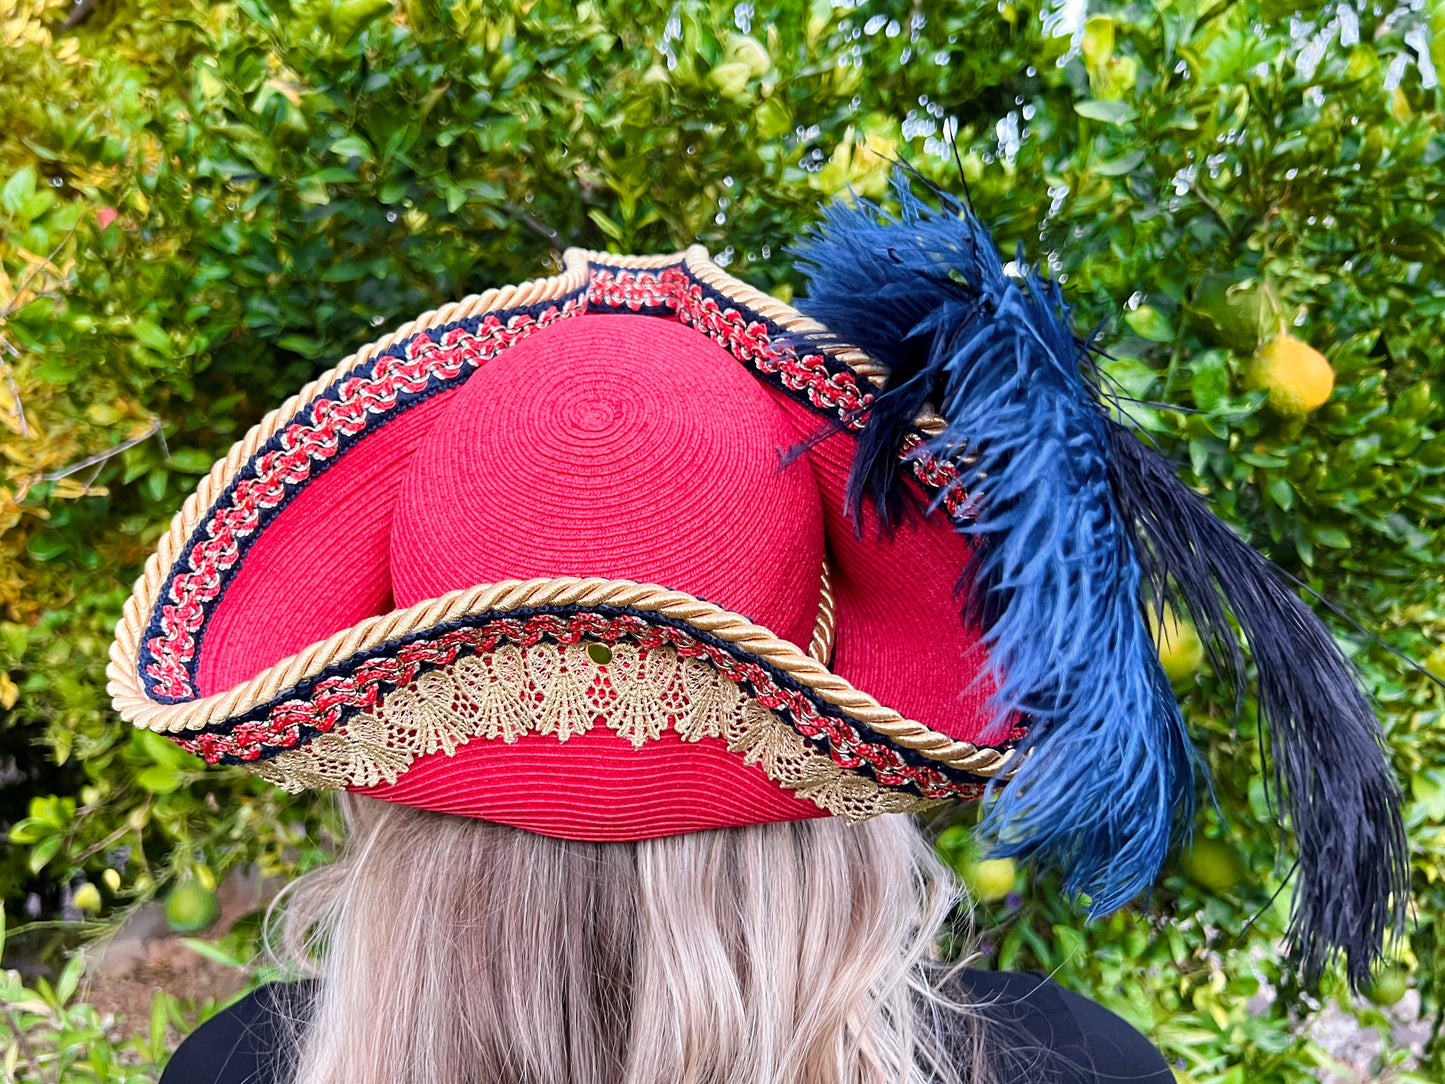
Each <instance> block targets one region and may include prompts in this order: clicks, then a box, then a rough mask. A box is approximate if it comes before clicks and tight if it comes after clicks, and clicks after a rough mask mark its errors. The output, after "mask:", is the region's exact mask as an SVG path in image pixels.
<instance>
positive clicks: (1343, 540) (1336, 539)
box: [1312, 526, 1350, 550]
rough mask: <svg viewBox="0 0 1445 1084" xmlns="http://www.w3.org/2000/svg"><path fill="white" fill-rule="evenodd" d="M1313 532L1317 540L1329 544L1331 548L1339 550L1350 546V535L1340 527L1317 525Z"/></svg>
mask: <svg viewBox="0 0 1445 1084" xmlns="http://www.w3.org/2000/svg"><path fill="white" fill-rule="evenodd" d="M1312 533H1313V535H1314V539H1315V541H1316V542H1318V543H1319V544H1320V545H1321V546H1329V547H1330V548H1331V549H1337V550H1347V549H1349V548H1350V536H1349V535H1347V534H1345V532H1344V531H1342V530H1340V529H1339V528H1338V527H1325V526H1317V527H1315V529H1314V531H1313V532H1312Z"/></svg>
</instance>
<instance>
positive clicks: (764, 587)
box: [109, 180, 1407, 981]
mask: <svg viewBox="0 0 1445 1084" xmlns="http://www.w3.org/2000/svg"><path fill="white" fill-rule="evenodd" d="M896 194H897V196H898V198H899V200H900V201H901V204H902V207H903V211H902V214H901V216H900V217H893V216H890V215H889V214H887V213H885V212H883V211H882V210H880V209H879V208H877V207H874V206H872V205H870V204H867V203H864V202H857V203H853V204H840V205H837V206H835V207H834V208H832V209H831V210H830V211H828V213H827V214H826V215H825V217H824V219H823V221H822V223H821V224H820V226H819V227H817V229H816V230H815V231H814V232H813V233H812V234H810V235H809V236H808V237H807V238H805V239H804V241H803V243H802V244H801V245H800V247H799V256H800V259H801V266H802V267H803V268H804V269H805V271H806V272H807V274H808V277H809V279H810V282H811V287H810V299H809V301H808V302H807V303H806V305H805V309H806V311H807V313H808V315H806V316H805V315H804V314H803V313H802V312H799V311H798V310H795V309H794V308H791V307H790V306H788V305H786V304H784V303H782V302H781V301H779V300H777V299H775V298H773V297H770V296H768V295H765V294H763V293H760V292H759V291H757V290H755V289H753V288H751V287H749V286H748V285H746V284H745V283H743V282H741V281H739V280H738V279H736V278H733V277H732V276H730V275H729V274H727V273H726V272H725V271H724V270H723V269H722V268H720V267H719V266H718V265H717V264H715V263H713V262H711V261H710V260H709V259H708V257H707V254H706V253H705V252H704V251H703V250H702V249H701V248H698V247H694V248H692V249H689V250H688V251H687V252H685V253H681V254H678V255H675V256H664V257H642V258H636V257H623V256H616V255H611V254H605V253H593V252H582V251H578V250H571V251H569V252H567V253H566V255H565V258H564V270H563V271H562V273H561V274H559V275H557V276H555V277H552V278H545V279H538V280H535V281H532V282H528V283H525V284H523V285H520V286H509V287H505V288H502V289H497V290H490V291H488V292H487V293H485V294H482V295H480V296H476V297H470V298H467V299H466V300H463V301H460V302H457V303H455V304H452V305H449V306H446V307H444V308H442V309H439V310H437V311H435V312H431V313H427V314H426V315H424V316H421V317H419V318H418V319H416V320H414V321H412V322H411V323H409V324H407V325H405V326H403V327H401V328H399V329H398V330H396V331H394V332H392V333H391V334H389V335H387V336H385V337H383V338H382V339H380V340H378V341H377V342H375V343H372V344H370V345H368V346H366V347H364V348H362V349H361V350H359V351H358V352H357V353H356V354H354V355H353V356H351V357H349V358H347V359H346V360H345V361H343V362H341V363H340V364H339V365H338V366H336V367H335V368H334V369H332V370H331V371H330V372H327V373H325V374H324V375H322V376H320V377H319V378H318V379H317V380H315V381H313V382H312V383H311V384H309V385H307V386H306V387H305V388H303V389H302V390H301V391H300V392H299V393H298V394H297V395H295V396H293V397H292V398H291V399H289V400H287V401H286V402H285V403H284V404H283V405H282V406H281V407H279V408H278V409H277V410H275V411H273V412H272V413H270V414H269V415H267V417H266V418H265V419H264V420H263V421H262V422H261V423H260V424H259V425H257V426H256V427H255V428H254V429H252V430H251V431H250V432H249V433H248V434H247V435H246V436H245V438H244V439H243V440H241V441H240V442H239V443H238V444H236V445H235V447H233V448H232V449H231V451H230V453H229V454H228V455H227V456H226V457H225V458H224V459H223V460H221V461H220V462H218V463H217V464H216V465H215V467H214V468H213V470H212V471H211V473H210V474H209V476H208V477H206V478H205V479H204V480H203V481H202V482H201V484H200V485H199V487H198V488H197V490H196V492H195V493H194V494H192V496H191V497H190V499H189V500H188V501H187V502H186V504H185V506H184V508H183V509H182V510H181V511H180V513H179V514H178V515H177V516H176V518H175V520H174V522H173V523H172V525H171V528H170V530H169V532H168V533H167V534H166V535H165V536H164V538H163V539H162V540H161V543H160V546H159V549H158V551H157V552H156V553H155V554H154V555H153V556H152V557H151V559H150V561H149V562H148V563H147V565H146V569H145V572H144V575H143V576H142V577H141V579H140V580H139V581H138V583H137V585H136V589H135V593H134V596H133V597H132V598H131V599H130V601H129V602H128V604H127V605H126V608H125V614H124V618H123V620H122V622H121V624H120V626H119V629H118V631H117V639H116V644H115V647H114V649H113V651H112V664H111V667H110V671H109V673H110V691H111V694H112V696H113V698H114V703H115V706H116V708H117V709H118V710H119V711H120V713H121V714H122V716H124V717H125V718H126V719H128V720H130V721H132V722H134V723H135V724H136V725H138V726H141V727H145V728H148V729H151V730H154V731H157V732H160V733H163V734H166V735H168V736H170V737H171V738H173V739H174V740H175V741H176V742H177V743H178V744H180V745H181V746H182V747H184V748H185V749H187V750H190V751H191V752H193V753H196V754H198V755H199V756H201V757H202V758H204V759H205V760H206V761H208V762H210V763H218V764H243V765H246V766H248V767H249V768H250V769H252V770H253V771H255V772H256V773H257V774H259V775H261V776H262V777H264V778H265V779H268V780H270V781H272V782H274V783H276V784H278V785H279V786H282V787H285V788H286V789H288V790H302V789H307V788H320V789H347V790H353V791H357V792H360V793H364V794H368V795H372V796H374V797H377V798H382V799H386V800H388V801H394V802H401V803H405V804H408V805H413V806H419V807H422V808H427V809H433V810H438V811H442V812H447V813H454V814H461V815H465V816H473V817H481V818H485V819H488V820H494V821H498V822H502V823H506V824H511V825H516V826H518V827H521V828H526V829H529V830H532V831H536V832H543V833H548V834H552V835H557V836H562V837H567V838H575V839H592V840H638V839H645V838H649V837H654V836H660V835H666V834H672V833H678V832H687V831H695V830H700V829H707V828H716V827H726V826H735V825H744V824H752V823H758V822H766V821H778V820H791V819H799V818H804V817H812V816H822V815H826V814H836V815H841V816H845V817H848V818H852V819H859V818H865V817H869V816H873V815H875V814H878V813H883V812H898V811H916V810H922V809H925V808H928V807H930V806H932V805H935V804H937V803H939V802H942V801H945V800H948V799H977V798H981V797H982V798H986V799H987V807H986V808H987V815H986V817H985V819H984V822H983V830H984V832H985V833H986V834H987V835H988V837H989V839H990V841H991V843H992V845H993V846H994V847H995V848H996V849H997V850H999V851H1001V852H1003V853H1014V854H1036V855H1040V856H1042V857H1044V858H1045V859H1047V860H1050V861H1053V862H1055V863H1058V864H1059V865H1061V866H1062V867H1063V868H1064V870H1065V872H1066V875H1067V878H1068V884H1069V886H1070V887H1072V888H1074V889H1077V890H1081V891H1084V892H1087V893H1088V894H1089V896H1090V897H1091V902H1092V905H1093V906H1094V907H1095V909H1096V910H1105V909H1109V908H1111V907H1114V906H1117V905H1118V904H1119V903H1121V902H1123V901H1124V900H1126V899H1128V898H1130V897H1131V896H1133V895H1135V894H1137V893H1138V892H1139V891H1140V890H1141V889H1143V888H1145V887H1147V885H1148V884H1150V883H1151V882H1152V881H1153V879H1154V878H1155V877H1156V876H1157V873H1158V870H1159V867H1160V865H1161V863H1162V862H1163V860H1164V858H1165V856H1166V853H1167V850H1168V847H1169V845H1170V843H1171V841H1172V840H1173V839H1175V838H1176V837H1177V835H1178V834H1179V833H1180V831H1181V830H1183V829H1184V828H1185V826H1186V825H1187V822H1188V819H1189V815H1190V810H1191V808H1192V805H1191V803H1192V799H1193V795H1194V789H1195V785H1196V783H1195V778H1194V776H1195V771H1194V757H1193V754H1192V750H1191V746H1190V743H1189V738H1188V735H1187V733H1186V730H1185V727H1184V724H1183V721H1182V719H1181V716H1180V712H1179V708H1178V706H1177V704H1176V701H1175V698H1174V695H1173V691H1172V688H1171V686H1170V683H1169V681H1168V679H1167V678H1166V677H1165V675H1164V673H1163V671H1162V669H1161V667H1160V664H1159V660H1158V657H1157V654H1156V650H1155V647H1154V644H1153V640H1152V638H1151V635H1150V632H1149V628H1148V612H1149V610H1150V609H1151V608H1154V609H1158V608H1161V607H1162V606H1164V605H1165V604H1166V603H1168V604H1169V605H1172V606H1173V607H1175V608H1177V609H1180V610H1185V611H1187V612H1189V613H1190V614H1191V615H1192V616H1193V617H1194V619H1195V621H1196V623H1197V624H1198V625H1199V626H1200V628H1201V631H1202V633H1203V635H1204V639H1205V642H1206V646H1207V647H1208V648H1209V650H1210V653H1211V656H1212V658H1213V660H1214V662H1215V664H1216V666H1217V668H1219V669H1221V670H1222V671H1225V672H1232V673H1234V674H1236V675H1239V676H1240V678H1241V680H1242V676H1243V673H1244V662H1243V660H1242V657H1241V654H1240V648H1239V646H1238V640H1237V638H1236V636H1237V634H1236V632H1235V626H1234V624H1232V623H1231V616H1232V618H1233V621H1234V622H1237V625H1238V627H1239V628H1240V629H1241V630H1242V632H1243V634H1244V637H1245V639H1246V640H1247V641H1248V642H1249V644H1250V647H1251V648H1252V650H1253V653H1254V655H1255V659H1256V662H1257V667H1258V676H1259V682H1260V693H1259V701H1260V704H1261V710H1262V714H1263V715H1264V717H1265V720H1266V721H1267V723H1268V724H1269V727H1270V733H1271V737H1272V744H1273V753H1274V758H1275V764H1276V778H1277V781H1278V782H1280V783H1282V784H1283V789H1284V793H1285V795H1286V796H1287V798H1286V801H1285V802H1284V804H1283V809H1284V811H1285V813H1286V814H1287V816H1288V818H1289V821H1290V826H1291V828H1292V829H1293V831H1294V834H1295V836H1296V838H1297V841H1298V847H1299V852H1300V885H1299V889H1298V891H1297V894H1296V905H1295V922H1294V927H1293V929H1292V933H1293V935H1294V940H1295V946H1296V949H1297V951H1298V952H1300V954H1301V955H1302V957H1303V963H1304V965H1305V968H1306V971H1307V973H1308V974H1309V975H1311V976H1312V975H1314V974H1317V972H1318V970H1319V968H1320V967H1321V966H1322V965H1323V963H1324V962H1325V961H1326V960H1327V959H1328V958H1329V956H1330V955H1331V954H1332V953H1333V952H1335V951H1337V950H1344V951H1345V952H1346V953H1347V954H1348V955H1349V957H1350V963H1351V974H1352V977H1353V978H1354V979H1356V980H1357V981H1358V980H1359V979H1360V978H1362V977H1363V976H1364V975H1366V974H1367V973H1368V966H1369V963H1370V961H1371V960H1372V959H1374V958H1375V957H1376V956H1377V955H1378V953H1379V950H1380V945H1381V942H1382V940H1383V937H1384V935H1385V933H1386V932H1387V931H1388V930H1389V929H1391V928H1393V927H1396V926H1398V924H1399V922H1400V917H1401V915H1402V908H1403V904H1404V900H1405V885H1406V881H1405V878H1406V875H1407V871H1406V866H1405V842H1404V835H1403V829H1402V827H1401V822H1400V816H1399V809H1398V794H1397V787H1396V784H1395V781H1394V779H1393V777H1392V776H1391V774H1390V772H1389V770H1388V767H1387V764H1386V762H1385V759H1384V757H1383V753H1382V750H1381V747H1380V744H1379V738H1378V732H1377V727H1376V724H1375V721H1374V718H1373V715H1372V713H1371V710H1370V707H1369V704H1368V702H1367V701H1366V700H1365V698H1364V697H1363V696H1362V694H1361V692H1360V690H1359V688H1358V686H1357V683H1356V681H1355V679H1354V675H1353V671H1352V670H1351V668H1350V666H1349V664H1348V662H1347V661H1346V660H1345V659H1344V658H1343V657H1342V656H1341V654H1340V652H1339V650H1338V648H1337V647H1336V646H1335V644H1334V642H1333V640H1332V639H1331V638H1330V636H1329V634H1328V633H1327V631H1326V630H1325V629H1324V628H1323V627H1322V626H1321V625H1320V623H1319V622H1318V621H1317V620H1316V618H1315V617H1314V616H1313V614H1312V613H1311V612H1310V611H1309V609H1308V608H1307V607H1306V606H1304V605H1303V603H1301V602H1300V601H1299V600H1298V599H1297V598H1296V597H1295V596H1294V594H1293V593H1292V592H1291V591H1290V590H1289V589H1288V586H1287V585H1286V583H1285V581H1284V580H1283V579H1282V578H1281V577H1280V576H1279V574H1278V573H1276V572H1275V570H1274V569H1273V568H1272V567H1271V566H1269V565H1268V564H1267V563H1266V562H1265V561H1264V560H1263V559H1262V558H1260V557H1259V556H1258V555H1256V554H1255V553H1254V552H1253V551H1252V550H1250V549H1249V548H1248V547H1247V546H1245V545H1244V544H1243V543H1241V542H1239V541H1238V540H1237V539H1236V538H1235V536H1234V535H1233V534H1232V533H1231V532H1230V531H1229V530H1228V529H1227V528H1225V527H1224V526H1223V525H1222V524H1221V523H1220V522H1219V521H1218V520H1217V519H1215V518H1214V517H1213V515H1212V514H1211V513H1209V512H1208V511H1207V509H1206V508H1205V506H1204V504H1203V502H1202V501H1201V500H1200V498H1199V497H1198V496H1196V495H1195V494H1194V493H1193V491H1191V490H1189V489H1187V488H1186V487H1184V486H1183V485H1182V484H1181V483H1180V482H1179V481H1178V480H1177V479H1176V478H1175V476H1174V474H1173V471H1172V470H1171V469H1170V468H1169V466H1168V464H1167V463H1166V462H1165V461H1164V460H1163V459H1162V458H1161V457H1159V456H1158V455H1157V454H1156V453H1155V452H1154V451H1152V450H1151V449H1149V448H1148V447H1146V446H1145V445H1144V444H1143V443H1141V442H1140V441H1139V439H1138V438H1137V437H1136V436H1134V435H1133V433H1131V432H1130V431H1128V430H1127V429H1126V428H1125V427H1124V426H1123V425H1122V424H1121V423H1120V421H1119V420H1118V419H1117V417H1116V416H1115V415H1113V414H1111V412H1110V411H1109V409H1107V407H1106V405H1105V403H1104V401H1103V397H1102V396H1101V395H1100V394H1099V391H1098V388H1097V386H1096V384H1095V382H1094V380H1093V379H1092V376H1091V374H1092V372H1093V370H1092V368H1091V365H1090V357H1091V355H1090V351H1089V349H1088V347H1087V344H1084V343H1081V342H1079V341H1078V340H1077V339H1076V338H1075V337H1074V335H1073V333H1072V332H1071V331H1070V329H1069V324H1068V310H1067V308H1066V307H1065V306H1064V304H1063V301H1062V299H1061V298H1060V296H1059V293H1058V290H1057V287H1056V286H1054V285H1053V284H1052V283H1050V282H1047V281H1045V280H1042V279H1041V278H1039V277H1038V276H1037V275H1036V274H1035V273H1034V272H1032V271H1029V270H1027V269H1024V270H1018V269H1017V267H1010V268H1009V269H1007V272H1006V269H1005V267H1004V265H1003V264H1002V262H1001V261H1000V258H999V256H998V253H997V251H996V249H995V247H994V245H993V242H992V239H991V237H990V236H989V235H988V233H987V231H986V230H985V229H984V228H983V227H982V226H981V225H980V224H979V223H978V222H977V220H976V219H975V218H974V217H973V216H972V214H971V212H969V211H968V210H967V209H965V208H963V207H961V206H960V205H958V204H957V203H955V202H953V201H951V200H949V199H948V198H947V197H945V196H943V195H942V193H938V194H937V195H938V197H939V199H941V200H942V201H943V205H942V208H941V209H932V208H929V207H926V206H924V205H922V204H921V203H919V202H918V201H917V200H916V199H915V198H914V196H913V195H912V194H911V193H910V192H909V189H908V185H907V182H906V181H905V180H900V181H899V182H898V184H897V188H896ZM817 321H821V323H820V322H817Z"/></svg>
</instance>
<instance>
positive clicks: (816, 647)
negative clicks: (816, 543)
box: [808, 557, 838, 666]
mask: <svg viewBox="0 0 1445 1084" xmlns="http://www.w3.org/2000/svg"><path fill="white" fill-rule="evenodd" d="M837 635H838V617H837V607H836V605H835V604H834V601H833V570H832V569H831V568H829V567H828V558H826V557H824V558H823V582H822V583H821V584H820V585H819V587H818V619H817V620H816V621H815V622H814V623H813V638H812V639H811V640H810V641H808V656H809V657H810V658H814V659H817V660H818V661H819V662H820V663H822V664H823V665H824V666H827V665H828V664H829V663H830V662H832V661H833V642H834V640H835V639H836V638H837Z"/></svg>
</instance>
